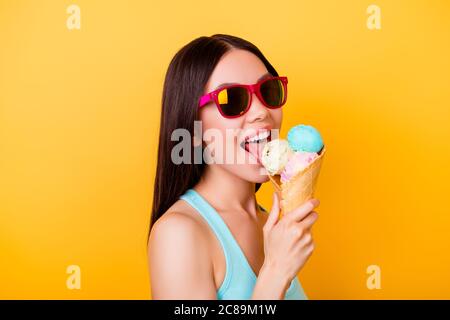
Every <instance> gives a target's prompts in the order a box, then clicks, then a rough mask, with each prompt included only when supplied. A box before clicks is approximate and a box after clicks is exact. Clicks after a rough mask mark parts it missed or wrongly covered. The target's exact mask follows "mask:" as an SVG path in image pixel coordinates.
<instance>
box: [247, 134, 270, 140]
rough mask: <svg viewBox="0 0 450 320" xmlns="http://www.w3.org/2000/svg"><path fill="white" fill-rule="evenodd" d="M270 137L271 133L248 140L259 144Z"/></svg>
mask: <svg viewBox="0 0 450 320" xmlns="http://www.w3.org/2000/svg"><path fill="white" fill-rule="evenodd" d="M269 136H270V131H265V132H262V133H260V134H258V135H256V136H253V137H251V138H250V139H248V140H247V142H259V141H261V140H265V139H267V138H268V137H269Z"/></svg>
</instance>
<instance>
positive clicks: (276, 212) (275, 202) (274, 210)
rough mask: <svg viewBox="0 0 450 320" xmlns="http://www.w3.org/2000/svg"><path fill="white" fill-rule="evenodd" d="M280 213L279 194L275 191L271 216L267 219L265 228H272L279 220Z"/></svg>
mask: <svg viewBox="0 0 450 320" xmlns="http://www.w3.org/2000/svg"><path fill="white" fill-rule="evenodd" d="M279 213H280V203H279V200H278V196H277V194H276V192H274V193H273V204H272V210H270V213H269V217H268V218H267V221H266V223H265V225H264V228H265V229H268V230H270V229H271V228H272V227H273V225H274V224H275V223H276V222H277V220H278V215H279Z"/></svg>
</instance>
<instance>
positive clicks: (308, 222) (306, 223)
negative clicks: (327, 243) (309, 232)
mask: <svg viewBox="0 0 450 320" xmlns="http://www.w3.org/2000/svg"><path fill="white" fill-rule="evenodd" d="M318 217H319V215H318V214H317V212H315V211H311V212H310V213H309V214H308V215H307V216H306V217H305V218H304V219H303V220H302V221H301V222H300V223H301V224H302V225H303V227H304V228H305V229H309V228H311V227H312V225H313V224H314V222H316V220H317V218H318Z"/></svg>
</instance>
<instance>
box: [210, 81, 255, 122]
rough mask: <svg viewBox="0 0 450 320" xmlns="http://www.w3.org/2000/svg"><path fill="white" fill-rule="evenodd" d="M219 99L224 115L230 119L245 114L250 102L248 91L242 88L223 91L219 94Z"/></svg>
mask: <svg viewBox="0 0 450 320" xmlns="http://www.w3.org/2000/svg"><path fill="white" fill-rule="evenodd" d="M217 98H218V100H219V105H220V109H221V110H222V113H223V114H225V115H226V116H230V117H235V116H238V115H241V114H243V113H244V112H245V109H246V108H247V105H248V101H249V95H248V92H247V89H245V88H242V87H232V88H228V89H223V90H221V91H220V92H219V94H218V96H217Z"/></svg>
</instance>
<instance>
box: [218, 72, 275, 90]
mask: <svg viewBox="0 0 450 320" xmlns="http://www.w3.org/2000/svg"><path fill="white" fill-rule="evenodd" d="M269 77H272V74H271V73H270V72H267V73H265V74H264V75H262V76H261V77H259V79H258V80H257V81H256V82H258V81H261V80H262V79H265V78H269ZM232 84H238V83H237V82H225V83H222V84H220V85H218V86H217V87H216V88H215V89H214V90H218V89H220V88H222V87H225V86H229V85H232Z"/></svg>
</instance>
